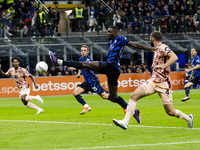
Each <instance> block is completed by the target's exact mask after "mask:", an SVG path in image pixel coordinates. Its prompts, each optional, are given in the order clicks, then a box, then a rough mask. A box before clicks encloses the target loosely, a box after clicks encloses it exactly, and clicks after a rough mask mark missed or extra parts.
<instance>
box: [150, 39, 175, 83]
mask: <svg viewBox="0 0 200 150" xmlns="http://www.w3.org/2000/svg"><path fill="white" fill-rule="evenodd" d="M171 52H172V50H171V49H170V48H169V47H168V46H167V45H165V44H162V43H161V44H160V45H158V46H157V47H156V51H155V52H154V58H153V64H152V69H153V73H152V76H151V79H152V80H153V81H154V82H164V81H170V66H169V67H167V68H164V69H155V66H157V65H162V64H165V63H166V62H167V61H168V60H169V57H168V56H167V54H168V53H171Z"/></svg>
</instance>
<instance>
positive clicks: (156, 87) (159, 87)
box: [142, 79, 172, 104]
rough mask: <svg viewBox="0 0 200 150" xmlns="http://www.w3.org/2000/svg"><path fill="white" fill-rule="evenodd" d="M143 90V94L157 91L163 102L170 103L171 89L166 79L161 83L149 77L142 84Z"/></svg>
mask: <svg viewBox="0 0 200 150" xmlns="http://www.w3.org/2000/svg"><path fill="white" fill-rule="evenodd" d="M142 87H143V88H144V90H145V94H146V96H147V95H151V94H153V93H158V95H159V96H160V98H161V99H162V101H163V104H171V103H172V90H171V87H170V83H168V82H167V81H165V82H161V83H155V82H153V81H152V80H151V79H150V80H148V81H147V82H146V83H144V84H143V85H142Z"/></svg>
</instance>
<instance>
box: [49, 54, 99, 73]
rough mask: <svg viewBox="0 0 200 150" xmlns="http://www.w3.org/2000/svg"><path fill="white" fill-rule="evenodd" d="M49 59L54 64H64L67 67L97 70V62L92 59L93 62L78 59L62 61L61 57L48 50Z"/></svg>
mask: <svg viewBox="0 0 200 150" xmlns="http://www.w3.org/2000/svg"><path fill="white" fill-rule="evenodd" d="M49 56H50V59H51V60H52V61H53V62H54V63H55V64H56V65H65V66H69V67H74V68H77V69H82V70H94V71H98V70H99V62H98V61H93V62H78V61H64V60H61V59H57V58H56V57H55V56H54V55H53V53H52V52H51V51H49Z"/></svg>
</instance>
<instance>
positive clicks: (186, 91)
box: [185, 87, 190, 97]
mask: <svg viewBox="0 0 200 150" xmlns="http://www.w3.org/2000/svg"><path fill="white" fill-rule="evenodd" d="M185 94H186V96H187V97H190V88H189V87H187V88H185Z"/></svg>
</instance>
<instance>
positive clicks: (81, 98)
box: [75, 95, 86, 106]
mask: <svg viewBox="0 0 200 150" xmlns="http://www.w3.org/2000/svg"><path fill="white" fill-rule="evenodd" d="M75 98H76V100H77V101H78V102H79V103H81V104H82V105H83V106H84V105H85V104H86V102H85V100H84V99H83V97H82V96H81V95H76V96H75Z"/></svg>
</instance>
